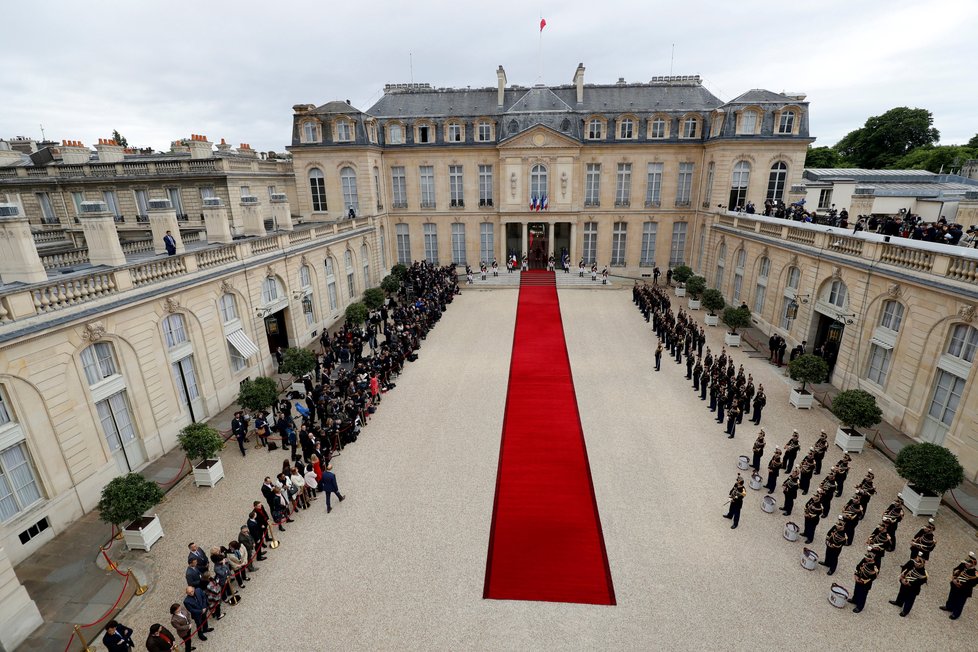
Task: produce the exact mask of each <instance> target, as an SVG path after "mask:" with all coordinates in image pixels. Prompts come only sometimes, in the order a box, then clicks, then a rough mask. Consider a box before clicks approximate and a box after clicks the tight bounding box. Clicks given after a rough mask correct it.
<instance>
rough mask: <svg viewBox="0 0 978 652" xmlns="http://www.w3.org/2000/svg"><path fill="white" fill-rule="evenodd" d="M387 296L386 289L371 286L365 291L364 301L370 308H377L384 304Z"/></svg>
mask: <svg viewBox="0 0 978 652" xmlns="http://www.w3.org/2000/svg"><path fill="white" fill-rule="evenodd" d="M386 298H387V297H386V296H385V295H384V291H383V290H382V289H381V288H370V289H369V290H367V291H366V292H364V293H363V303H364V305H365V306H367V308H369V309H370V310H376V309H377V308H380V307H381V306H382V305H384V300H385V299H386Z"/></svg>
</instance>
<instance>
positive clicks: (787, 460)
mask: <svg viewBox="0 0 978 652" xmlns="http://www.w3.org/2000/svg"><path fill="white" fill-rule="evenodd" d="M800 447H801V444H799V443H798V431H797V430H795V431H793V432H792V433H791V438H790V439H789V440H788V443H787V444H785V445H784V462H783V463H782V464H781V468H783V469H784V470H785V471H786V472H788V473H790V472H791V469H792V467H794V465H795V458H796V457H798V449H799V448H800Z"/></svg>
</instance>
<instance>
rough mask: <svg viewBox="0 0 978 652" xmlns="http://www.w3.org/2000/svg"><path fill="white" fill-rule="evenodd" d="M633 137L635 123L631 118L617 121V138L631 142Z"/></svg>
mask: <svg viewBox="0 0 978 652" xmlns="http://www.w3.org/2000/svg"><path fill="white" fill-rule="evenodd" d="M634 136H635V121H634V120H632V119H631V118H623V119H621V120H619V121H618V138H620V139H621V140H631V139H632V138H633V137H634Z"/></svg>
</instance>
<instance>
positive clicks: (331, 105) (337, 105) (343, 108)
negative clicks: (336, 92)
mask: <svg viewBox="0 0 978 652" xmlns="http://www.w3.org/2000/svg"><path fill="white" fill-rule="evenodd" d="M360 112H361V111H360V109H358V108H356V107H354V106H352V105H350V104H347V103H346V102H344V101H343V100H333V101H332V102H326V104H323V105H322V106H317V107H316V108H315V109H313V110H312V111H310V112H309V113H312V114H315V113H319V114H336V113H347V114H354V113H360Z"/></svg>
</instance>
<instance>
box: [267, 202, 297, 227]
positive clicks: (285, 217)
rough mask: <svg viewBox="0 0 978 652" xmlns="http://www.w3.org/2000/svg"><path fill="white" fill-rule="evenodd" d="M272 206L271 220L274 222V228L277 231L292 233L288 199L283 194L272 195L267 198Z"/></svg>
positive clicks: (290, 210)
mask: <svg viewBox="0 0 978 652" xmlns="http://www.w3.org/2000/svg"><path fill="white" fill-rule="evenodd" d="M269 202H270V203H271V204H272V219H273V220H274V221H275V228H276V229H278V230H279V231H292V230H293V228H294V227H293V225H292V209H291V208H289V198H288V197H287V196H286V195H285V193H284V192H275V193H272V195H271V197H269Z"/></svg>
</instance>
